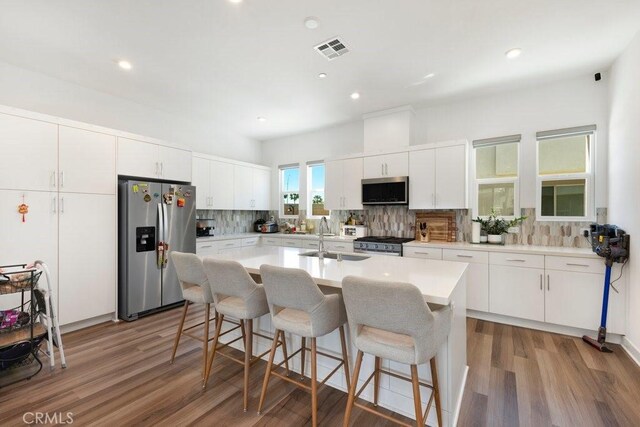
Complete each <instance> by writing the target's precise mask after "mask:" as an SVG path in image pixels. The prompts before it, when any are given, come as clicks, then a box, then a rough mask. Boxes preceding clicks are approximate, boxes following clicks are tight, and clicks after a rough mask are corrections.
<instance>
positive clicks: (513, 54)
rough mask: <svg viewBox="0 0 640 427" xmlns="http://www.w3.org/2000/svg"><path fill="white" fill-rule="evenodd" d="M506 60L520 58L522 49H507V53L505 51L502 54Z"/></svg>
mask: <svg viewBox="0 0 640 427" xmlns="http://www.w3.org/2000/svg"><path fill="white" fill-rule="evenodd" d="M504 54H505V55H506V56H507V58H509V59H515V58H517V57H518V56H520V54H522V49H520V48H519V47H516V48H513V49H509V50H508V51H506V52H505V53H504Z"/></svg>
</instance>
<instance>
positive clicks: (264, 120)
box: [258, 116, 267, 122]
mask: <svg viewBox="0 0 640 427" xmlns="http://www.w3.org/2000/svg"><path fill="white" fill-rule="evenodd" d="M258 121H259V122H266V121H267V119H266V118H264V117H262V116H259V117H258Z"/></svg>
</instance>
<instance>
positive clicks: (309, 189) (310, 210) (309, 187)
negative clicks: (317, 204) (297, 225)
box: [306, 161, 331, 219]
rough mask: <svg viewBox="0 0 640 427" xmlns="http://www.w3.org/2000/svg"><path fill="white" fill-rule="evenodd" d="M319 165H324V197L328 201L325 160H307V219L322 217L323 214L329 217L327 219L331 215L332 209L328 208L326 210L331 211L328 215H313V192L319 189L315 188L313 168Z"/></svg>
mask: <svg viewBox="0 0 640 427" xmlns="http://www.w3.org/2000/svg"><path fill="white" fill-rule="evenodd" d="M318 165H322V166H323V167H324V184H323V186H322V199H323V200H324V202H325V203H327V167H326V165H325V162H324V161H312V162H307V170H306V177H307V203H306V208H307V219H321V218H322V217H323V216H325V217H327V219H329V218H330V217H331V210H330V209H326V207H325V210H326V211H328V212H329V213H328V214H326V215H313V197H312V193H313V192H315V191H317V190H314V189H313V188H312V187H313V176H312V174H311V168H312V167H314V166H318Z"/></svg>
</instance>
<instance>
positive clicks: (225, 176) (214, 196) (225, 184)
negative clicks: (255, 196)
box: [196, 160, 269, 210]
mask: <svg viewBox="0 0 640 427" xmlns="http://www.w3.org/2000/svg"><path fill="white" fill-rule="evenodd" d="M210 164H211V175H210V177H211V187H210V191H211V203H212V207H213V209H226V210H230V209H233V183H232V180H233V165H232V164H231V163H225V162H219V161H217V160H212V161H211V163H210ZM265 184H266V185H268V186H269V180H267V181H266V183H265ZM197 191H198V190H196V192H197Z"/></svg>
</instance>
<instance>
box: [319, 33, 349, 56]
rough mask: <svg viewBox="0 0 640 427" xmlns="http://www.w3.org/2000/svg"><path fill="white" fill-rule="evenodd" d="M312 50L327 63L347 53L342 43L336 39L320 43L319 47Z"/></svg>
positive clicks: (347, 50)
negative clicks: (325, 59)
mask: <svg viewBox="0 0 640 427" xmlns="http://www.w3.org/2000/svg"><path fill="white" fill-rule="evenodd" d="M314 49H315V50H317V51H318V53H319V54H320V55H322V56H324V57H325V58H327V59H328V60H329V61H331V60H333V59H336V58H337V57H339V56H342V55H344V54H345V53H347V52H349V49H347V47H346V46H345V45H344V43H342V41H341V40H340V39H338V38H337V37H334V38H332V39H329V40H327V41H325V42H322V43H320V44H319V45H317V46H315V47H314Z"/></svg>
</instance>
